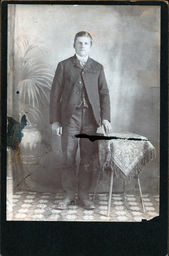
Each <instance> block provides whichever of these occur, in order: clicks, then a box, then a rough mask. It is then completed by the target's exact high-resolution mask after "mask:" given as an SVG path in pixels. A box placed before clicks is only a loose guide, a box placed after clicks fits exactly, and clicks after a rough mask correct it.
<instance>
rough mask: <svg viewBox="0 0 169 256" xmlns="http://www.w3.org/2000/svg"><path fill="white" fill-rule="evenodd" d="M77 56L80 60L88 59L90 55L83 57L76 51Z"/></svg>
mask: <svg viewBox="0 0 169 256" xmlns="http://www.w3.org/2000/svg"><path fill="white" fill-rule="evenodd" d="M76 57H77V58H78V60H80V61H85V62H86V61H87V60H88V58H89V56H88V55H87V56H85V57H81V56H79V55H78V54H77V53H76Z"/></svg>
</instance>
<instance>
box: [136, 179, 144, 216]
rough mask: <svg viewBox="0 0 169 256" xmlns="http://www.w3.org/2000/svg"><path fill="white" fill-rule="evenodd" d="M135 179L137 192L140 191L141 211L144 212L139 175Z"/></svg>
mask: <svg viewBox="0 0 169 256" xmlns="http://www.w3.org/2000/svg"><path fill="white" fill-rule="evenodd" d="M136 179H137V183H138V187H139V192H140V201H141V204H142V208H143V212H145V208H144V203H143V195H142V190H141V184H140V180H139V177H136Z"/></svg>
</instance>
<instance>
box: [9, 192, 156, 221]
mask: <svg viewBox="0 0 169 256" xmlns="http://www.w3.org/2000/svg"><path fill="white" fill-rule="evenodd" d="M62 199H63V194H62V193H57V194H52V193H38V192H22V191H21V192H17V193H15V194H14V195H13V200H12V201H13V202H12V207H11V204H10V203H9V202H8V204H7V220H10V221H11V220H12V221H113V222H139V221H142V219H147V220H150V219H152V218H154V217H155V216H158V215H159V196H158V195H151V194H146V195H143V202H144V206H145V212H144V213H143V211H142V207H141V203H140V199H139V196H138V195H132V194H127V196H126V202H125V203H124V201H123V195H122V194H113V196H112V203H111V212H110V216H109V217H107V208H108V194H98V195H97V196H96V199H95V205H96V208H95V209H94V210H85V209H83V208H81V207H80V206H78V205H70V206H69V208H68V209H67V210H58V209H57V207H56V206H57V204H58V202H60V201H61V200H62ZM90 199H92V195H90Z"/></svg>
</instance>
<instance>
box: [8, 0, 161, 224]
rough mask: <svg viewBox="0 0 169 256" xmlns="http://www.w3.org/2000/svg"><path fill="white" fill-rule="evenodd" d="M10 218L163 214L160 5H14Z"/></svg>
mask: <svg viewBox="0 0 169 256" xmlns="http://www.w3.org/2000/svg"><path fill="white" fill-rule="evenodd" d="M7 39H8V45H7V148H6V150H7V166H6V168H7V177H6V181H7V188H6V220H7V221H52V222H55V221H62V222H66V221H67V222H68V221H69V222H79V221H80V222H141V221H142V220H147V221H149V220H152V219H154V218H155V217H158V216H159V203H160V202H159V201H160V189H159V187H160V86H161V84H160V64H161V63H160V61H161V59H160V49H161V7H160V6H157V5H103V4H99V5H95V4H93V5H87V4H70V3H69V4H19V3H17V4H11V3H10V4H9V5H8V25H7Z"/></svg>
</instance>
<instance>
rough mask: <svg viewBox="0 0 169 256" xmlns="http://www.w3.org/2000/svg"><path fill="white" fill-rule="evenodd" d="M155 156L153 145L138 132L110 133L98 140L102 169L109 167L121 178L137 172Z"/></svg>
mask: <svg viewBox="0 0 169 256" xmlns="http://www.w3.org/2000/svg"><path fill="white" fill-rule="evenodd" d="M109 138H110V139H109ZM155 157H156V150H155V147H154V146H153V145H152V143H151V142H150V141H149V140H148V139H147V138H146V137H144V136H141V135H138V134H133V133H110V134H108V135H107V136H105V140H99V160H100V165H101V167H102V169H103V170H105V171H106V169H108V168H109V169H110V168H111V169H112V170H113V171H114V172H115V173H118V174H120V176H122V177H123V178H129V177H130V178H131V176H133V175H135V174H139V173H140V171H141V170H142V169H143V167H144V166H145V165H146V164H148V163H149V162H150V161H152V160H153V159H154V158H155Z"/></svg>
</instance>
